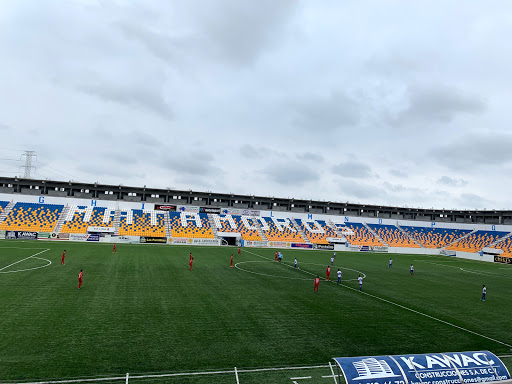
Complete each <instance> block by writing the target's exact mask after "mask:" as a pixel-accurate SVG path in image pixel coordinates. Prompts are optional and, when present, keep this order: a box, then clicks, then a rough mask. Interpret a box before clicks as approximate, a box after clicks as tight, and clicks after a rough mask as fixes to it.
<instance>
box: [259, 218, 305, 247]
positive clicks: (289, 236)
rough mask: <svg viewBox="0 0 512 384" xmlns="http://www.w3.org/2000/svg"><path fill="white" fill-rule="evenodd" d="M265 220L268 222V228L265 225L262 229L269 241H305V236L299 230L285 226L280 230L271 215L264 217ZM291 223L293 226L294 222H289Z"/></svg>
mask: <svg viewBox="0 0 512 384" xmlns="http://www.w3.org/2000/svg"><path fill="white" fill-rule="evenodd" d="M263 220H264V221H265V223H266V224H267V227H268V229H266V228H264V227H262V229H263V232H264V233H265V236H266V237H267V239H268V240H269V241H286V242H290V243H304V242H305V240H304V238H303V237H302V235H301V234H300V233H299V232H298V231H297V230H295V232H293V231H292V230H291V229H290V228H288V227H285V226H283V227H282V230H281V231H280V230H279V228H278V227H277V226H276V225H275V224H274V222H273V221H272V218H271V217H263ZM289 225H290V227H292V228H293V224H292V223H291V222H289Z"/></svg>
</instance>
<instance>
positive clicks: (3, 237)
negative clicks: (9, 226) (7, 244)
mask: <svg viewBox="0 0 512 384" xmlns="http://www.w3.org/2000/svg"><path fill="white" fill-rule="evenodd" d="M0 239H5V231H3V230H2V231H0Z"/></svg>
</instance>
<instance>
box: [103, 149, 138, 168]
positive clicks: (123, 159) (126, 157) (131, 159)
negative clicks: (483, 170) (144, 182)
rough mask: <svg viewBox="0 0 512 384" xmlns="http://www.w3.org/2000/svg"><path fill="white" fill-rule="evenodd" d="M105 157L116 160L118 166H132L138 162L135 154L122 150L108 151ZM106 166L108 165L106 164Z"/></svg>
mask: <svg viewBox="0 0 512 384" xmlns="http://www.w3.org/2000/svg"><path fill="white" fill-rule="evenodd" d="M104 156H105V157H106V158H107V159H111V160H114V161H116V162H117V163H118V164H117V165H118V166H120V167H122V166H125V165H130V166H133V165H135V164H137V163H138V160H137V158H136V157H135V156H133V155H131V154H129V153H123V152H118V151H115V152H112V151H108V152H106V153H105V155H104ZM107 167H108V166H107Z"/></svg>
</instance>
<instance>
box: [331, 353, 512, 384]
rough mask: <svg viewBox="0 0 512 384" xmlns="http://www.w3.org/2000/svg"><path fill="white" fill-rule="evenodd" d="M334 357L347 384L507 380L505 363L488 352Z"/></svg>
mask: <svg viewBox="0 0 512 384" xmlns="http://www.w3.org/2000/svg"><path fill="white" fill-rule="evenodd" d="M334 360H335V361H336V363H337V364H338V366H339V367H340V368H341V370H342V371H343V375H344V376H345V379H346V382H347V384H370V383H371V384H460V383H481V382H491V381H500V380H509V379H510V373H509V372H508V370H507V368H506V367H505V365H504V364H503V363H502V362H501V360H500V359H499V358H498V357H497V356H496V355H494V354H493V353H491V352H489V351H476V352H449V353H429V354H424V355H393V356H369V357H338V358H335V359H334Z"/></svg>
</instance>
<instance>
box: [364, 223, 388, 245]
mask: <svg viewBox="0 0 512 384" xmlns="http://www.w3.org/2000/svg"><path fill="white" fill-rule="evenodd" d="M363 225H364V226H365V228H366V229H367V230H368V231H370V233H371V234H372V235H373V236H375V237H376V238H377V239H379V241H380V242H381V243H382V244H384V245H385V246H387V247H389V244H388V243H386V242H385V241H384V240H383V239H382V238H381V237H380V236H379V235H378V234H377V232H375V231H374V230H373V229H371V228H370V226H369V225H368V224H366V223H363Z"/></svg>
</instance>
